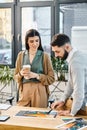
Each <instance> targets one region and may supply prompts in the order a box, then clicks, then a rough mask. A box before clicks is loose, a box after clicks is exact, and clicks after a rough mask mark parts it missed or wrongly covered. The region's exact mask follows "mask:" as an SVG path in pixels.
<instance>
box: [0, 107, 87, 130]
mask: <svg viewBox="0 0 87 130" xmlns="http://www.w3.org/2000/svg"><path fill="white" fill-rule="evenodd" d="M31 109H33V110H47V109H41V108H29V107H20V106H12V107H11V108H9V109H8V110H3V111H1V112H2V113H1V115H10V119H9V120H7V121H5V122H0V130H56V128H55V127H56V126H57V125H59V124H62V123H63V121H62V119H61V118H62V117H60V116H58V117H57V118H49V119H48V118H45V119H44V118H39V117H36V118H35V117H28V118H26V117H21V116H20V117H19V116H15V114H17V113H18V112H19V111H20V110H31ZM86 118H87V117H86ZM86 130H87V129H86Z"/></svg>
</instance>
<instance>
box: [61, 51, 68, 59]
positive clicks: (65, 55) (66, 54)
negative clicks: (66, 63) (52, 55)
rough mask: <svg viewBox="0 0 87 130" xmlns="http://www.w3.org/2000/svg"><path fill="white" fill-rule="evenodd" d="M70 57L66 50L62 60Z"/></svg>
mask: <svg viewBox="0 0 87 130" xmlns="http://www.w3.org/2000/svg"><path fill="white" fill-rule="evenodd" d="M67 57H68V52H67V51H66V50H65V51H64V55H63V57H61V59H62V60H66V59H67Z"/></svg>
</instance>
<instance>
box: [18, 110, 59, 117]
mask: <svg viewBox="0 0 87 130" xmlns="http://www.w3.org/2000/svg"><path fill="white" fill-rule="evenodd" d="M56 115H57V111H50V110H49V111H35V110H32V111H30V110H29V111H24V110H21V111H19V112H18V113H17V114H16V115H15V116H24V117H42V118H55V117H56Z"/></svg>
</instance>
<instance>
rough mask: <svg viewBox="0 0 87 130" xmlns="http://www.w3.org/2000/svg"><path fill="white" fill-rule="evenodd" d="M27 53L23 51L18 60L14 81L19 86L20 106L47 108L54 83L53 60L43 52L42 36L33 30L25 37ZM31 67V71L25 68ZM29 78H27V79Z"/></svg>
mask: <svg viewBox="0 0 87 130" xmlns="http://www.w3.org/2000/svg"><path fill="white" fill-rule="evenodd" d="M25 47H26V51H21V52H19V54H18V57H17V60H16V68H15V75H14V79H15V80H16V82H17V83H18V84H19V87H18V88H19V95H20V98H19V101H18V103H17V104H18V105H22V106H30V107H43V108H45V107H47V104H48V97H49V87H48V86H49V85H50V84H52V83H53V82H54V80H55V79H54V72H53V68H52V63H51V60H50V58H49V56H48V54H47V53H45V52H44V51H43V48H42V45H41V38H40V34H39V32H38V31H37V30H35V29H31V30H29V31H28V32H27V33H26V36H25ZM23 65H30V66H31V70H30V71H28V70H27V69H24V68H23ZM26 77H27V78H26Z"/></svg>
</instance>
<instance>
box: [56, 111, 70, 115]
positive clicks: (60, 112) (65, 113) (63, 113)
mask: <svg viewBox="0 0 87 130" xmlns="http://www.w3.org/2000/svg"><path fill="white" fill-rule="evenodd" d="M58 115H59V116H71V114H70V110H60V111H58Z"/></svg>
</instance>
